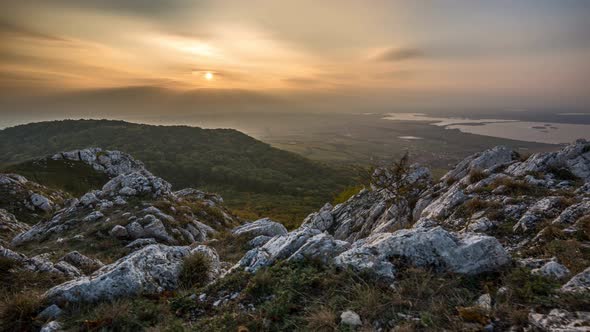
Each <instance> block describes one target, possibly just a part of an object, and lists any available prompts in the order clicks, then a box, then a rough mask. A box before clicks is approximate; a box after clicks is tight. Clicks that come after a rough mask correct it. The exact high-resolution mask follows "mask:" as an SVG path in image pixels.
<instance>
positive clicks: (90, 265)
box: [60, 251, 104, 271]
mask: <svg viewBox="0 0 590 332" xmlns="http://www.w3.org/2000/svg"><path fill="white" fill-rule="evenodd" d="M60 261H64V262H68V263H70V264H71V265H73V266H75V267H76V268H78V269H80V270H82V271H94V270H97V269H99V268H101V267H103V266H104V264H103V263H102V262H101V261H100V260H98V259H93V258H90V257H87V256H84V255H82V254H81V253H79V252H77V251H71V252H69V253H67V254H66V255H64V256H63V257H62V258H60Z"/></svg>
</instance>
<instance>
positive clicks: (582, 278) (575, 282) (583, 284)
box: [561, 267, 590, 293]
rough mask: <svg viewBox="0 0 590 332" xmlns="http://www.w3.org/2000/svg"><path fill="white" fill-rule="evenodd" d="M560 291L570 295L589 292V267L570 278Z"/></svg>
mask: <svg viewBox="0 0 590 332" xmlns="http://www.w3.org/2000/svg"><path fill="white" fill-rule="evenodd" d="M561 291H563V292H570V293H588V292H590V267H588V268H587V269H585V270H584V271H582V272H580V273H578V274H576V275H575V276H574V277H573V278H571V279H570V280H569V281H568V282H567V283H565V285H563V286H562V287H561Z"/></svg>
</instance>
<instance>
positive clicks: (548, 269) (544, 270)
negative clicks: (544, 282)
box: [531, 261, 570, 279]
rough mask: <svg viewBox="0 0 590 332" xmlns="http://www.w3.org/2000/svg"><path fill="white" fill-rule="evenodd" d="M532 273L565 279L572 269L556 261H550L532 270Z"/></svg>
mask: <svg viewBox="0 0 590 332" xmlns="http://www.w3.org/2000/svg"><path fill="white" fill-rule="evenodd" d="M531 273H532V274H537V275H542V276H544V277H547V278H553V279H564V278H566V277H567V276H569V274H570V270H568V268H567V267H565V266H563V265H561V264H559V263H557V262H555V261H550V262H547V263H545V264H544V265H543V266H541V267H540V268H537V269H533V270H532V271H531Z"/></svg>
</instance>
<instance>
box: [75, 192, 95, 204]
mask: <svg viewBox="0 0 590 332" xmlns="http://www.w3.org/2000/svg"><path fill="white" fill-rule="evenodd" d="M98 201H99V199H98V198H97V197H96V194H95V193H94V192H89V193H86V194H84V195H83V196H82V197H80V200H79V203H80V204H82V205H83V206H91V205H93V204H96V203H98Z"/></svg>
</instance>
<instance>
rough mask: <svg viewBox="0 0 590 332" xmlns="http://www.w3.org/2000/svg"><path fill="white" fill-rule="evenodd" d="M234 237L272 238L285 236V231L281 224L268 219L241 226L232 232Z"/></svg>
mask: <svg viewBox="0 0 590 332" xmlns="http://www.w3.org/2000/svg"><path fill="white" fill-rule="evenodd" d="M232 234H233V235H235V236H247V237H251V238H254V237H257V236H260V235H264V236H270V237H274V236H277V235H285V234H287V229H286V228H285V226H283V225H282V224H279V223H278V222H275V221H272V220H270V219H269V218H264V219H258V220H256V221H254V222H251V223H247V224H243V225H241V226H238V227H236V228H234V229H233V230H232Z"/></svg>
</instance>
